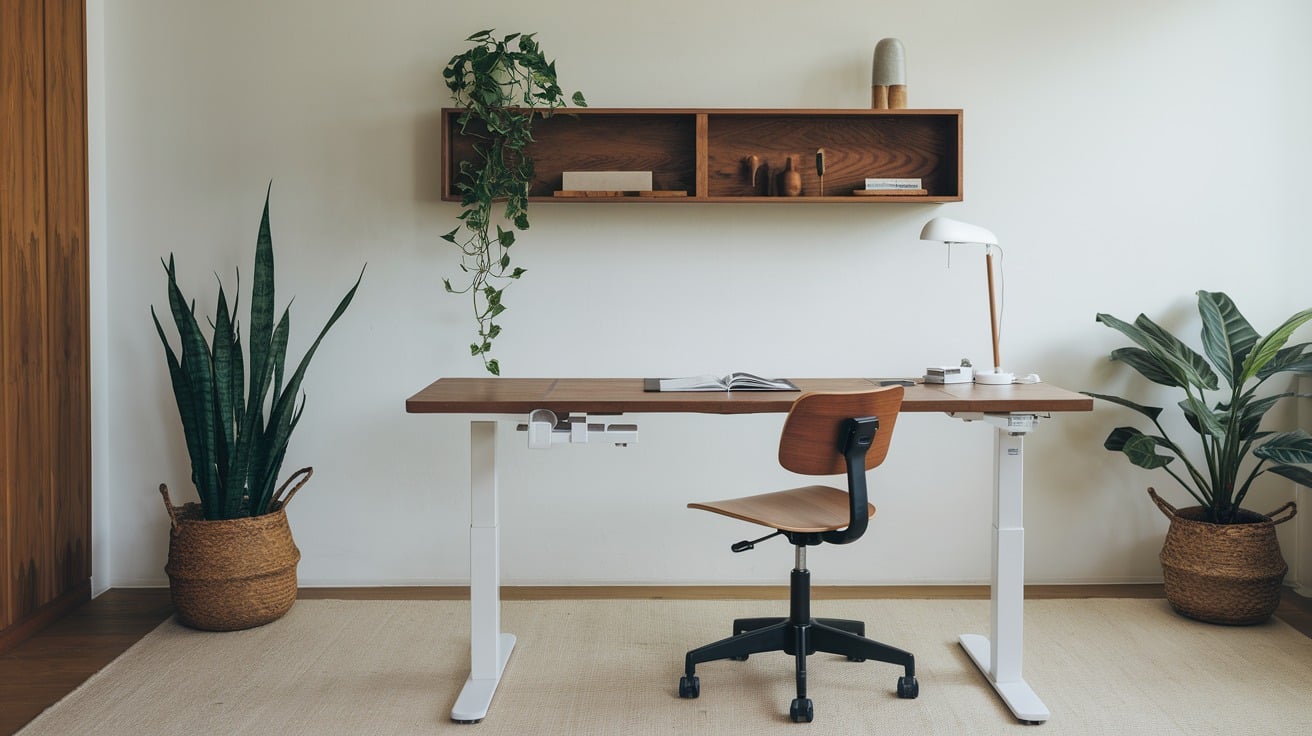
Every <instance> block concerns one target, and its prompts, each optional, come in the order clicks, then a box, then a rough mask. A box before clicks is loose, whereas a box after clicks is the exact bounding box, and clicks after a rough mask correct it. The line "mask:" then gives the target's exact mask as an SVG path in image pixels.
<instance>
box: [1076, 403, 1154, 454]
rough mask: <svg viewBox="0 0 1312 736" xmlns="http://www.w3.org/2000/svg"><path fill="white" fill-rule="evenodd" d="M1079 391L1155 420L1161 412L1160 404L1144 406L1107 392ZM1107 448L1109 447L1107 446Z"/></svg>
mask: <svg viewBox="0 0 1312 736" xmlns="http://www.w3.org/2000/svg"><path fill="white" fill-rule="evenodd" d="M1081 393H1083V394H1084V395H1085V396H1092V397H1093V398H1095V399H1102V400H1103V401H1110V402H1112V403H1113V404H1120V405H1121V406H1124V407H1126V408H1128V409H1134V410H1135V411H1137V412H1139V413H1140V414H1142V415H1144V416H1146V417H1148V418H1149V419H1153V420H1156V419H1157V417H1158V415H1159V414H1161V413H1162V407H1160V406H1144V405H1142V404H1136V403H1135V402H1133V401H1130V400H1129V399H1122V398H1121V397H1119V396H1110V395H1108V394H1095V393H1093V392H1092V391H1082V392H1081ZM1107 449H1111V448H1107Z"/></svg>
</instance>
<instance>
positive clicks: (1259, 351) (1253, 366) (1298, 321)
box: [1240, 309, 1312, 384]
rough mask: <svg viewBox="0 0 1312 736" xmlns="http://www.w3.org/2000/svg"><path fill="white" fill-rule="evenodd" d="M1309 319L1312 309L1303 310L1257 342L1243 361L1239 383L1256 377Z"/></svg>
mask: <svg viewBox="0 0 1312 736" xmlns="http://www.w3.org/2000/svg"><path fill="white" fill-rule="evenodd" d="M1310 319H1312V309H1304V310H1303V311H1301V312H1299V313H1298V314H1295V315H1294V316H1293V317H1290V318H1289V319H1287V320H1285V322H1284V324H1282V325H1280V326H1279V327H1277V328H1276V329H1275V331H1274V332H1271V333H1270V334H1268V335H1267V336H1266V337H1264V338H1262V339H1261V340H1259V341H1258V343H1257V345H1254V346H1253V350H1252V351H1251V352H1250V353H1249V354H1248V358H1247V359H1245V360H1244V370H1243V374H1242V375H1241V376H1240V383H1241V384H1242V383H1243V382H1244V381H1247V380H1248V379H1250V378H1252V377H1253V376H1256V375H1257V372H1258V371H1260V370H1262V368H1263V367H1264V366H1266V364H1267V363H1269V362H1271V361H1272V360H1273V359H1274V358H1275V357H1276V355H1277V354H1278V353H1279V352H1280V349H1281V348H1283V347H1284V346H1285V343H1286V342H1289V338H1290V336H1291V335H1293V334H1294V330H1297V329H1298V328H1299V327H1301V326H1303V323H1305V322H1307V321H1308V320H1310Z"/></svg>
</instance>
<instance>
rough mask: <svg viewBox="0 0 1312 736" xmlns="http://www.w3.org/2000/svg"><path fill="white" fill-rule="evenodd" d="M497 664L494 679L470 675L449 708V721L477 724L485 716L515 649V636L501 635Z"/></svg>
mask: <svg viewBox="0 0 1312 736" xmlns="http://www.w3.org/2000/svg"><path fill="white" fill-rule="evenodd" d="M498 645H499V646H498V649H499V651H498V662H497V676H496V677H481V678H475V677H473V676H472V675H471V676H470V678H469V679H468V680H466V681H465V687H464V688H463V689H462V690H461V691H460V697H458V698H456V704H455V705H454V706H452V707H451V720H453V721H455V722H456V723H478V722H479V721H481V720H483V717H484V716H486V715H487V709H488V706H490V705H491V704H492V696H493V695H494V694H496V691H497V685H499V684H501V673H502V672H505V670H506V662H508V661H509V660H510V651H511V650H512V649H514V648H515V635H514V634H502V635H501V637H500V639H499V640H498Z"/></svg>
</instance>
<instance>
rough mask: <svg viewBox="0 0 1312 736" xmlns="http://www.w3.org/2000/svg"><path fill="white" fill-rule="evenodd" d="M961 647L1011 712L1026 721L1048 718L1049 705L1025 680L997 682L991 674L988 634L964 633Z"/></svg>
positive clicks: (1034, 721)
mask: <svg viewBox="0 0 1312 736" xmlns="http://www.w3.org/2000/svg"><path fill="white" fill-rule="evenodd" d="M960 639H961V648H962V649H965V650H966V654H969V655H970V658H971V659H973V660H975V666H976V667H978V668H979V671H980V672H982V673H984V677H985V678H986V679H987V680H988V681H989V684H990V685H992V686H993V689H994V690H997V691H998V695H1000V696H1002V701H1003V702H1004V703H1006V704H1007V707H1008V708H1010V709H1011V712H1012V713H1013V714H1014V715H1015V716H1016V717H1017V718H1019V719H1020V720H1021V721H1024V722H1026V723H1042V722H1044V721H1046V720H1048V716H1049V715H1050V714H1049V713H1048V707H1047V706H1046V705H1044V704H1043V701H1042V700H1039V696H1038V695H1036V694H1035V693H1034V690H1033V688H1031V687H1030V685H1029V683H1027V682H1025V681H1024V680H1016V681H1014V682H995V681H994V680H993V675H991V674H989V669H990V667H989V665H990V662H989V640H988V637H986V636H980V635H979V634H962V635H961V637H960Z"/></svg>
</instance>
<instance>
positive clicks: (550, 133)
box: [442, 108, 962, 204]
mask: <svg viewBox="0 0 1312 736" xmlns="http://www.w3.org/2000/svg"><path fill="white" fill-rule="evenodd" d="M461 112H462V111H461V110H459V109H455V108H447V109H444V110H443V111H442V153H443V157H442V159H443V169H442V198H443V199H444V200H447V201H459V200H460V194H459V191H458V190H457V188H456V177H457V176H458V175H459V172H460V164H459V162H460V161H464V160H472V159H473V158H474V151H473V145H474V143H475V141H476V140H477V138H476V136H475V135H472V134H470V133H462V132H461V131H460V127H459V125H458V124H457V122H456V121H457V119H458V118H459V116H460V114H461ZM472 132H473V131H472V129H471V133H472ZM533 137H534V139H535V141H534V143H532V144H531V145H530V146H529V149H528V152H529V155H530V156H532V157H533V159H534V161H535V163H536V175H535V177H534V180H533V182H532V184H531V185H530V186H529V199H530V201H534V202H539V201H540V202H667V203H690V202H703V203H705V202H709V203H727V202H750V203H763V204H764V203H768V204H800V203H807V202H809V203H814V202H835V203H845V204H854V203H861V204H870V203H887V202H921V203H936V202H960V201H961V199H962V190H961V182H962V166H961V161H962V149H961V111H960V110H728V109H726V110H716V109H710V110H692V109H656V108H651V109H647V108H627V109H616V108H610V109H606V108H566V109H563V110H558V111H556V113H555V114H553V115H551V116H550V117H544V118H541V119H539V120H537V121H535V122H534V124H533ZM819 148H823V149H824V150H825V176H824V189H823V193H822V191H821V185H820V177H819V176H818V175H817V174H816V166H815V154H816V150H817V149H819ZM751 156H755V157H757V160H758V161H759V162H760V164H761V165H762V166H763V167H765V168H767V169H768V174H764V173H763V174H758V176H757V177H756V181H755V184H753V182H752V177H751V174H750V170H749V165H748V164H747V161H748V158H749V157H751ZM789 158H792V160H793V167H794V168H795V169H797V170H799V171H800V173H801V175H802V193H801V195H800V196H794V197H785V196H772V195H771V194H770V193H769V191H770V189H769V186H768V178H767V177H773V176H775V175H777V174H778V173H779V172H781V171H783V170H784V168H785V165H786V161H787V160H788V159H789ZM565 171H651V172H652V187H653V189H655V190H657V191H658V192H661V193H664V194H665V195H666V196H638V195H636V194H623V193H605V192H598V193H592V192H590V193H587V194H588V196H583V195H581V194H580V193H569V194H566V195H561V194H558V192H560V190H561V174H562V172H565ZM867 177H883V178H918V179H920V180H921V181H922V182H923V184H922V186H923V187H924V189H925V192H926V193H925V194H921V195H901V194H897V195H881V196H874V197H871V196H856V195H854V194H853V191H855V190H858V189H864V188H865V180H866V178H867ZM671 194H673V195H674V196H670V195H671Z"/></svg>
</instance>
